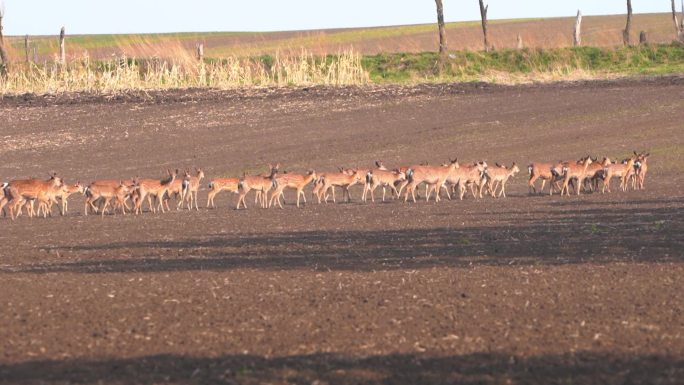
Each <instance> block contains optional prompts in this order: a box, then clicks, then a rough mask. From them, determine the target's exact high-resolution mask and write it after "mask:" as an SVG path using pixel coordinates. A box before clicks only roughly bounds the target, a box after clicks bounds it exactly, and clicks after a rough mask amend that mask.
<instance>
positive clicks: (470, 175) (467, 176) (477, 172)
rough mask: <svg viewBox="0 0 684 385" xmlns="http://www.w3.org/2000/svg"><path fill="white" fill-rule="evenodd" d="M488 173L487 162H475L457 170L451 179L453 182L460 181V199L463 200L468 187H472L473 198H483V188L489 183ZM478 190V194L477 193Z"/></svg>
mask: <svg viewBox="0 0 684 385" xmlns="http://www.w3.org/2000/svg"><path fill="white" fill-rule="evenodd" d="M487 172H488V166H487V162H485V161H480V162H474V163H473V164H470V165H467V166H463V167H461V168H460V169H459V170H455V171H454V172H453V173H452V174H454V175H452V176H451V178H452V181H453V180H454V179H458V187H459V199H460V200H463V197H464V196H465V193H466V188H467V186H470V193H471V194H472V195H473V198H482V186H483V185H484V183H485V182H486V181H487V178H488V177H487ZM476 189H477V190H478V194H476V193H475V190H476Z"/></svg>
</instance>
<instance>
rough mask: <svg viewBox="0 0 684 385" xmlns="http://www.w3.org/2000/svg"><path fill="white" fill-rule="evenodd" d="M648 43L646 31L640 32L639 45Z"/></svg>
mask: <svg viewBox="0 0 684 385" xmlns="http://www.w3.org/2000/svg"><path fill="white" fill-rule="evenodd" d="M646 43H648V41H647V40H646V31H641V32H639V44H646Z"/></svg>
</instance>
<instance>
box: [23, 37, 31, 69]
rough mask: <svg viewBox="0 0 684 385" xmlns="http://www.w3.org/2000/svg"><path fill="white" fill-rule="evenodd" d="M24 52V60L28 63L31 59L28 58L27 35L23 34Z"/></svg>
mask: <svg viewBox="0 0 684 385" xmlns="http://www.w3.org/2000/svg"><path fill="white" fill-rule="evenodd" d="M24 54H25V55H26V62H27V63H28V62H29V61H31V59H29V36H28V35H26V36H24Z"/></svg>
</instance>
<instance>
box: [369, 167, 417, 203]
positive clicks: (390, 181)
mask: <svg viewBox="0 0 684 385" xmlns="http://www.w3.org/2000/svg"><path fill="white" fill-rule="evenodd" d="M376 164H377V163H376ZM404 180H406V174H405V173H403V172H401V171H399V169H394V170H392V171H388V170H383V169H380V168H378V169H377V170H371V171H369V172H368V173H367V174H366V185H367V186H368V188H367V189H364V191H363V197H362V199H363V201H364V202H365V201H366V195H367V192H368V191H370V196H371V201H372V202H375V189H376V188H378V186H380V187H382V201H383V202H384V201H385V194H386V190H387V187H389V188H390V189H391V191H392V196H393V197H394V196H396V197H399V191H398V190H397V187H396V185H397V184H398V183H399V182H402V181H404Z"/></svg>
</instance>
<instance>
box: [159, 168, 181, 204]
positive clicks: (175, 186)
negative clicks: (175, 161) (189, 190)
mask: <svg viewBox="0 0 684 385" xmlns="http://www.w3.org/2000/svg"><path fill="white" fill-rule="evenodd" d="M176 172H178V171H176ZM186 184H187V182H186V179H185V178H183V179H178V178H176V179H174V180H173V182H171V183H169V186H168V189H167V190H166V193H165V194H164V198H163V199H162V202H163V204H164V205H165V206H166V210H167V211H171V208H170V207H169V201H170V200H171V197H174V198H175V199H176V210H180V208H181V206H183V201H184V200H185V196H184V195H183V194H184V193H185V185H186Z"/></svg>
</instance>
